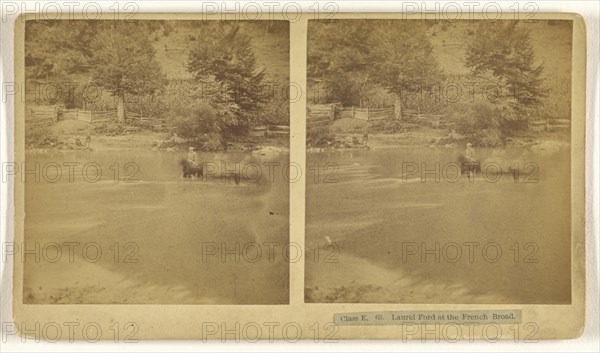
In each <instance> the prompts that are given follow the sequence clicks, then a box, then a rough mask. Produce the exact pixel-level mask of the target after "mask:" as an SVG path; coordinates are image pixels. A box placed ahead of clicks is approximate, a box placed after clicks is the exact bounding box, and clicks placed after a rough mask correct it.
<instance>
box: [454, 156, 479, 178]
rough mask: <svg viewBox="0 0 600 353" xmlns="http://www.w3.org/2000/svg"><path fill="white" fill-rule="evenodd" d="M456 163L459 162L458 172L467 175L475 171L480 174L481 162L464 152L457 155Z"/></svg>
mask: <svg viewBox="0 0 600 353" xmlns="http://www.w3.org/2000/svg"><path fill="white" fill-rule="evenodd" d="M458 164H460V174H467V175H469V176H471V175H474V174H475V173H479V174H481V163H479V161H478V160H476V159H472V158H469V157H467V156H466V155H465V154H462V153H461V154H460V155H459V156H458Z"/></svg>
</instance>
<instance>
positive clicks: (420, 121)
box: [306, 104, 448, 128]
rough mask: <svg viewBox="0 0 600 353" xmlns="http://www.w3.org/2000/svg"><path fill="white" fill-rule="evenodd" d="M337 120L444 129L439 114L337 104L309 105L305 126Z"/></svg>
mask: <svg viewBox="0 0 600 353" xmlns="http://www.w3.org/2000/svg"><path fill="white" fill-rule="evenodd" d="M337 119H358V120H363V121H366V122H370V123H372V122H378V121H382V120H394V119H395V120H399V121H401V122H402V123H404V124H406V125H407V126H408V125H415V126H417V125H421V126H431V127H436V128H440V127H444V126H448V124H444V122H443V116H442V115H439V114H421V113H420V111H416V110H415V111H412V110H406V109H405V110H402V109H401V108H400V106H394V107H385V108H377V109H369V108H357V107H340V106H339V105H337V104H319V105H309V106H308V107H307V115H306V124H307V126H309V127H312V126H319V125H327V124H330V123H332V122H333V121H334V120H337Z"/></svg>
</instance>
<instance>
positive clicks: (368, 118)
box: [367, 107, 369, 121]
mask: <svg viewBox="0 0 600 353" xmlns="http://www.w3.org/2000/svg"><path fill="white" fill-rule="evenodd" d="M367 121H369V108H368V107H367Z"/></svg>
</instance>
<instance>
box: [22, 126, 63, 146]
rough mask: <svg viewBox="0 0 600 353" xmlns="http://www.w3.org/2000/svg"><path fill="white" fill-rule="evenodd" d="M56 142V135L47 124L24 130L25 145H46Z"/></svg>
mask: <svg viewBox="0 0 600 353" xmlns="http://www.w3.org/2000/svg"><path fill="white" fill-rule="evenodd" d="M57 142H58V138H57V136H56V135H55V134H54V133H53V132H52V130H51V129H50V127H47V126H40V127H31V128H27V131H26V132H25V145H27V146H29V147H48V146H53V145H55V144H56V143H57Z"/></svg>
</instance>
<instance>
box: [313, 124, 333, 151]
mask: <svg viewBox="0 0 600 353" xmlns="http://www.w3.org/2000/svg"><path fill="white" fill-rule="evenodd" d="M334 143H335V135H334V134H333V133H332V132H331V130H330V129H329V127H325V126H322V127H318V126H317V127H311V128H308V129H307V130H306V144H307V145H308V146H312V147H325V146H330V145H333V144H334Z"/></svg>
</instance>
